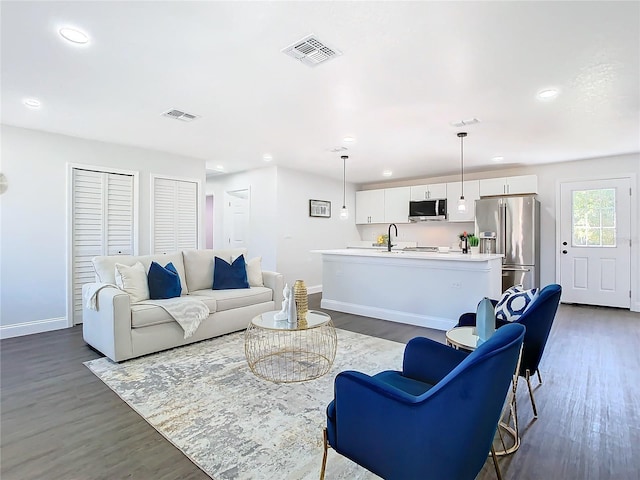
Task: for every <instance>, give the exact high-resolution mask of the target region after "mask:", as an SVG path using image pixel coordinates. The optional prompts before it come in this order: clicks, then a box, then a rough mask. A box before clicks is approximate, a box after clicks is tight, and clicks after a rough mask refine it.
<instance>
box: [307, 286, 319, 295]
mask: <svg viewBox="0 0 640 480" xmlns="http://www.w3.org/2000/svg"><path fill="white" fill-rule="evenodd" d="M307 293H308V294H309V295H311V294H312V293H322V284H320V285H313V286H311V287H307Z"/></svg>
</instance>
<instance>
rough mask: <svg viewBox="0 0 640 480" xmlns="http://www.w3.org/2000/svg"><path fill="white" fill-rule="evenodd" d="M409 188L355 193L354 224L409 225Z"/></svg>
mask: <svg viewBox="0 0 640 480" xmlns="http://www.w3.org/2000/svg"><path fill="white" fill-rule="evenodd" d="M410 195H411V188H410V187H397V188H383V189H378V190H362V191H360V192H356V224H358V225H362V224H366V223H409V198H410Z"/></svg>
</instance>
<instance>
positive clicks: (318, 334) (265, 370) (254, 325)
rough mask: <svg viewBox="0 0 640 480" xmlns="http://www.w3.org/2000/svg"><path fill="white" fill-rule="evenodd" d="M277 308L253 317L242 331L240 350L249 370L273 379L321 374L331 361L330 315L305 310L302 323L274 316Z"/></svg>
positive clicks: (333, 353) (298, 379) (296, 379)
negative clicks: (289, 321) (290, 322)
mask: <svg viewBox="0 0 640 480" xmlns="http://www.w3.org/2000/svg"><path fill="white" fill-rule="evenodd" d="M276 313H278V312H266V313H263V314H261V315H258V316H256V317H254V318H253V319H252V320H251V323H250V324H249V326H248V327H247V331H246V332H245V334H244V353H245V356H246V358H247V363H248V364H249V368H250V369H251V371H252V372H253V373H254V374H255V375H257V376H258V377H260V378H263V379H265V380H269V381H271V382H276V383H291V382H304V381H306V380H312V379H314V378H318V377H321V376H322V375H324V374H325V373H327V372H328V371H329V370H330V369H331V366H332V365H333V360H334V359H335V357H336V348H337V344H338V338H337V336H336V329H335V327H334V326H333V322H332V321H331V317H330V316H329V315H327V314H326V313H324V312H318V311H315V310H309V311H308V312H307V318H306V323H304V324H300V325H293V324H289V323H288V322H287V320H275V319H274V316H275V314H276Z"/></svg>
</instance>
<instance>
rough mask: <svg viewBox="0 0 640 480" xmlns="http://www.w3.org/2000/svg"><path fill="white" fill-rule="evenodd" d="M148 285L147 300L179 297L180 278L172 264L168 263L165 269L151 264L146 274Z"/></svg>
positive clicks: (180, 290) (180, 289)
mask: <svg viewBox="0 0 640 480" xmlns="http://www.w3.org/2000/svg"><path fill="white" fill-rule="evenodd" d="M147 283H148V284H149V298H151V300H161V299H164V298H175V297H179V296H180V294H181V293H182V286H181V285H180V276H179V275H178V272H177V271H176V267H174V266H173V263H171V262H169V263H167V265H166V266H165V267H163V266H162V265H160V264H159V263H156V262H151V266H150V267H149V273H148V274H147Z"/></svg>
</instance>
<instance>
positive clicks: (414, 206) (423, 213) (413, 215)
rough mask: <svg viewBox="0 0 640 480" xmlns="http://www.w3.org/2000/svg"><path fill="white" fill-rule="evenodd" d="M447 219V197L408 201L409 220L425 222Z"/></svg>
mask: <svg viewBox="0 0 640 480" xmlns="http://www.w3.org/2000/svg"><path fill="white" fill-rule="evenodd" d="M446 219H447V199H446V198H438V199H433V200H419V201H411V202H409V221H410V222H427V221H432V220H446Z"/></svg>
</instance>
